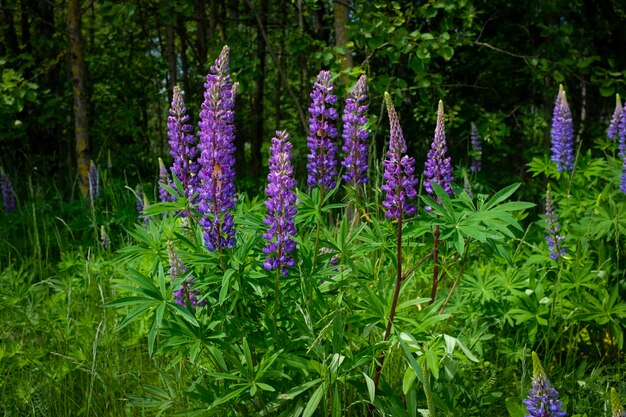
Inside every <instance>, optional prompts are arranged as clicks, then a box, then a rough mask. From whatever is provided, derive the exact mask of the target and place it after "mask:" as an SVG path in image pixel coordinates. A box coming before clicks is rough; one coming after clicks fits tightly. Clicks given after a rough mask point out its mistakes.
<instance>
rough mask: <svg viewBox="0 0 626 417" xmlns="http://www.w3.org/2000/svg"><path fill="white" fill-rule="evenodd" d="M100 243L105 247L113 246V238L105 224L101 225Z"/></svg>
mask: <svg viewBox="0 0 626 417" xmlns="http://www.w3.org/2000/svg"><path fill="white" fill-rule="evenodd" d="M100 244H101V245H102V247H103V248H104V249H109V247H110V246H111V238H110V237H109V234H108V233H107V231H106V230H105V229H104V225H102V226H100Z"/></svg>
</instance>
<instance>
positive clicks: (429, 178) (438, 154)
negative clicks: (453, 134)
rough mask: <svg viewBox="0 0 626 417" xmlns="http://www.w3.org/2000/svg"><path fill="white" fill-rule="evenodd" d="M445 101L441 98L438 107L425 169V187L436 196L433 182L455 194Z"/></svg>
mask: <svg viewBox="0 0 626 417" xmlns="http://www.w3.org/2000/svg"><path fill="white" fill-rule="evenodd" d="M443 116H444V113H443V101H441V100H439V106H438V108H437V126H436V127H435V137H434V138H433V142H432V144H431V145H430V151H428V155H427V159H426V163H425V169H424V178H425V179H424V188H425V189H426V192H427V193H428V195H430V196H431V197H433V198H434V197H435V195H434V191H433V187H432V182H433V181H435V182H436V183H437V184H439V185H441V187H442V188H443V189H444V190H445V191H446V193H448V195H450V196H451V195H452V194H454V191H453V190H452V187H451V186H450V184H452V181H454V178H453V176H452V160H451V158H450V157H449V156H447V152H448V146H447V145H446V128H445V126H444V123H443Z"/></svg>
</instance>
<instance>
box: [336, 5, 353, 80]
mask: <svg viewBox="0 0 626 417" xmlns="http://www.w3.org/2000/svg"><path fill="white" fill-rule="evenodd" d="M334 4H335V45H337V47H339V48H341V49H342V50H343V56H342V57H341V58H340V61H339V68H340V69H341V71H345V70H346V69H348V68H352V51H350V48H349V47H348V42H350V37H349V36H348V28H347V27H346V25H347V24H348V0H335V3H334ZM342 78H343V80H342V81H343V83H344V84H346V83H347V76H346V75H345V74H344V75H343V76H342Z"/></svg>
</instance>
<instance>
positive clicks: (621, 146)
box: [618, 111, 626, 193]
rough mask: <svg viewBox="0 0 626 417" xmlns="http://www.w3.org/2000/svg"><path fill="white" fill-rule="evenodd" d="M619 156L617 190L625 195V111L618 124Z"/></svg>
mask: <svg viewBox="0 0 626 417" xmlns="http://www.w3.org/2000/svg"><path fill="white" fill-rule="evenodd" d="M618 136H619V156H620V157H621V158H622V176H621V181H620V186H619V188H620V189H621V190H622V191H623V192H625V193H626V111H622V113H621V115H620V121H619V124H618Z"/></svg>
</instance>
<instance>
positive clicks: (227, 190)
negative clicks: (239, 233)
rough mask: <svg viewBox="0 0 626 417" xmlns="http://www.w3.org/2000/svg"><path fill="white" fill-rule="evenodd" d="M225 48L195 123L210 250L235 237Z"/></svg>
mask: <svg viewBox="0 0 626 417" xmlns="http://www.w3.org/2000/svg"><path fill="white" fill-rule="evenodd" d="M228 51H229V49H228V46H224V48H223V49H222V52H221V53H220V56H219V57H218V58H217V60H216V61H215V65H213V66H211V72H210V73H209V74H208V75H207V76H206V83H205V84H204V87H205V90H206V91H205V92H204V102H203V103H202V110H201V111H200V122H199V123H198V126H199V128H200V131H199V137H200V143H199V144H198V149H199V150H200V152H201V153H200V157H199V159H198V162H199V164H200V172H199V174H198V177H199V178H200V184H199V186H198V191H199V197H200V205H199V206H198V211H199V212H200V214H202V216H203V217H202V219H201V220H200V225H201V226H202V228H203V229H204V243H205V244H206V246H207V247H208V249H209V250H211V251H214V250H216V249H217V250H218V251H219V250H221V249H222V248H232V247H233V244H234V237H235V228H234V223H233V215H232V210H233V209H234V208H235V202H236V199H235V183H234V180H235V157H234V153H235V114H234V111H233V109H234V107H235V91H234V90H235V89H234V88H233V85H232V83H231V82H230V75H229V67H228Z"/></svg>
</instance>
